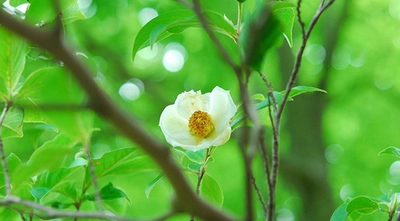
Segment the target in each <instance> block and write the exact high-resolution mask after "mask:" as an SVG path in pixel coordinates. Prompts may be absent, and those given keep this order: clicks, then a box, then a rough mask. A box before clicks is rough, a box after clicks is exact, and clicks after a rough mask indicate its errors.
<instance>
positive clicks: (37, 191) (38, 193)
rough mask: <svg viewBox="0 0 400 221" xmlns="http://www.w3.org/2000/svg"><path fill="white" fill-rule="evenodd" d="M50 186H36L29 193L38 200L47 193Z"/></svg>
mask: <svg viewBox="0 0 400 221" xmlns="http://www.w3.org/2000/svg"><path fill="white" fill-rule="evenodd" d="M50 190H51V188H48V187H36V188H32V189H31V194H32V196H33V197H34V198H35V200H36V201H37V202H40V201H41V200H42V198H43V197H44V196H45V195H47V193H49V192H50Z"/></svg>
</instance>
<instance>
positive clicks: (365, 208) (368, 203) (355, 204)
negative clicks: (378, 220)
mask: <svg viewBox="0 0 400 221" xmlns="http://www.w3.org/2000/svg"><path fill="white" fill-rule="evenodd" d="M378 210H379V205H378V203H377V202H376V201H375V200H373V199H371V198H370V197H366V196H359V197H356V198H354V199H352V200H351V201H350V202H349V204H348V205H347V207H346V212H348V213H349V214H350V213H352V212H355V211H357V212H358V213H360V214H363V215H368V214H371V213H373V212H375V211H378Z"/></svg>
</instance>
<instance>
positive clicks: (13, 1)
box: [10, 0, 28, 7]
mask: <svg viewBox="0 0 400 221" xmlns="http://www.w3.org/2000/svg"><path fill="white" fill-rule="evenodd" d="M25 3H28V1H27V0H10V5H11V6H13V7H17V6H18V5H22V4H25Z"/></svg>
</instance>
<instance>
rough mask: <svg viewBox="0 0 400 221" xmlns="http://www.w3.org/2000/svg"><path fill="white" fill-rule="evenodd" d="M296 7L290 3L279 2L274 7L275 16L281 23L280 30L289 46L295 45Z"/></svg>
mask: <svg viewBox="0 0 400 221" xmlns="http://www.w3.org/2000/svg"><path fill="white" fill-rule="evenodd" d="M294 7H295V6H294V5H293V4H292V3H289V2H277V3H275V4H274V6H273V12H272V13H273V14H274V16H275V17H276V18H277V19H278V21H279V23H280V30H281V31H282V33H283V35H284V36H285V38H286V41H287V42H288V44H289V46H290V47H292V45H293V34H292V32H293V25H294V20H295V19H294V18H295V15H296V13H295V9H294Z"/></svg>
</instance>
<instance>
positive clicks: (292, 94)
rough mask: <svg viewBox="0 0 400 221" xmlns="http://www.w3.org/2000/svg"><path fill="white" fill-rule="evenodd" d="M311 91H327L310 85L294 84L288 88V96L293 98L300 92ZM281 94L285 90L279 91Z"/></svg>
mask: <svg viewBox="0 0 400 221" xmlns="http://www.w3.org/2000/svg"><path fill="white" fill-rule="evenodd" d="M311 92H322V93H327V92H326V91H324V90H322V89H319V88H316V87H311V86H295V87H293V88H292V90H290V93H289V97H290V98H293V97H296V96H298V95H300V94H304V93H311ZM280 93H281V94H285V91H281V92H280Z"/></svg>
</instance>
